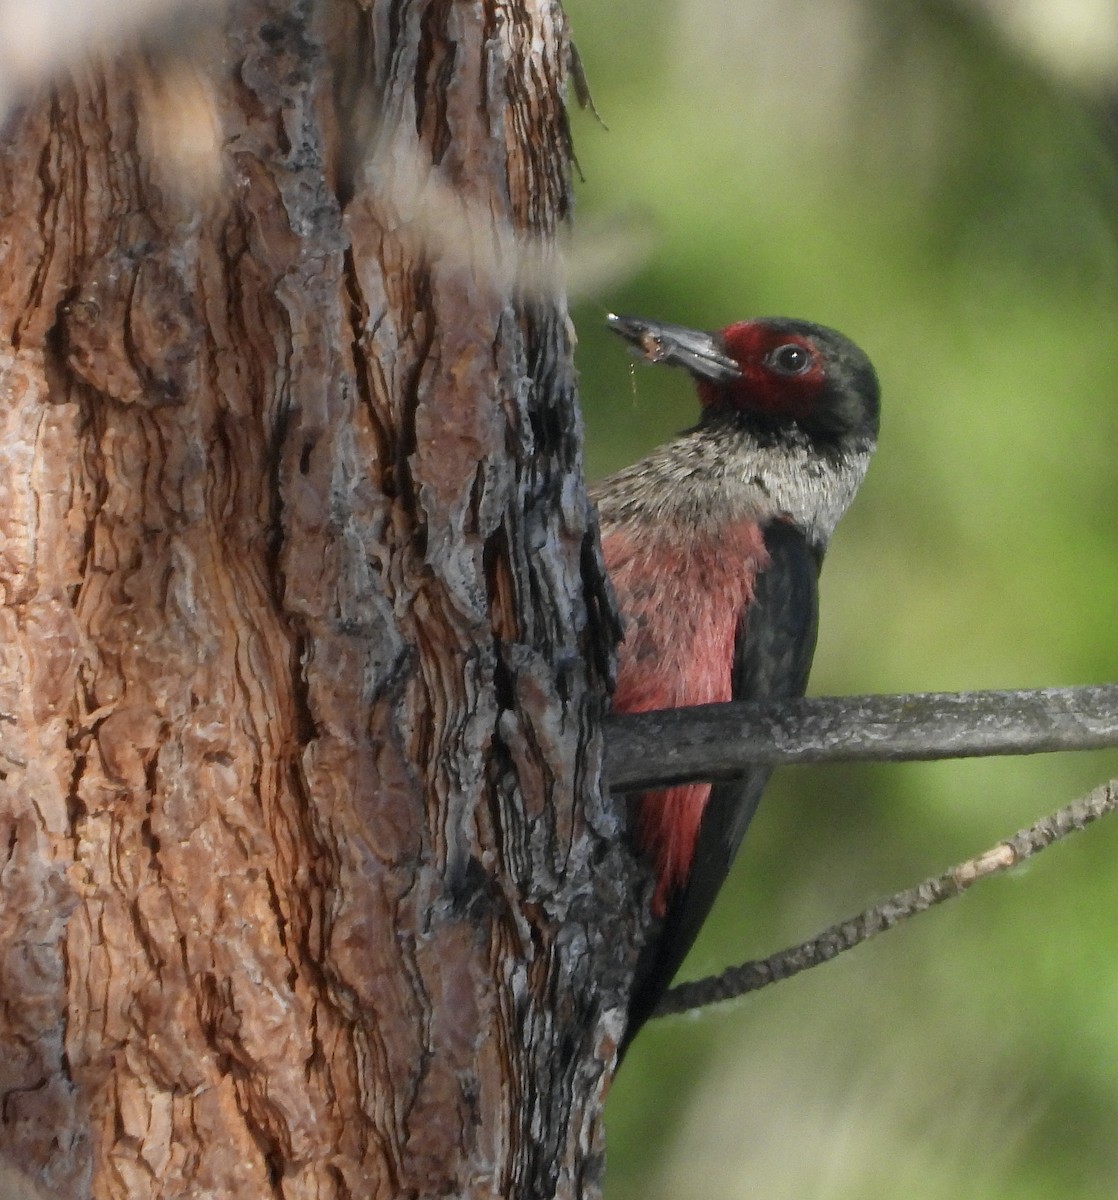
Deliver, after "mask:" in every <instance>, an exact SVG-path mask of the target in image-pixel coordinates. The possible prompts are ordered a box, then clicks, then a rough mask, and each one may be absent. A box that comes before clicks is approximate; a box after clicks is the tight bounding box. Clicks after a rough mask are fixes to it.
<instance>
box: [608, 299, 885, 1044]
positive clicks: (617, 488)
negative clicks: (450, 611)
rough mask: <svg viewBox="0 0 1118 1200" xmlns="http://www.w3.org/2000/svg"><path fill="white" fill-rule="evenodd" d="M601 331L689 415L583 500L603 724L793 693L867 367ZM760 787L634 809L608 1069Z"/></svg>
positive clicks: (774, 334) (651, 801)
mask: <svg viewBox="0 0 1118 1200" xmlns="http://www.w3.org/2000/svg"><path fill="white" fill-rule="evenodd" d="M608 323H609V326H610V328H611V329H613V331H614V332H615V333H617V334H619V335H620V336H621V337H622V338H624V339H625V340H626V341H627V342H629V343H630V344H631V345H632V346H633V347H635V348H636V350H637V351H639V353H640V354H641V355H642V356H643V357H644V358H645V359H646V360H648V361H650V362H654V363H664V364H667V365H670V366H680V367H683V368H684V370H686V371H687V372H689V374H690V375H691V376H692V378H693V379H694V381H695V386H696V389H697V391H698V396H699V405H700V411H701V415H700V418H699V422H698V424H697V425H695V426H694V427H693V428H691V429H688V430H686V431H684V432H683V433H682V434H680V435H679V436H678V437H677V438H675V439H674V440H673V441H670V442H668V443H667V444H665V445H663V446H661V447H659V448H658V449H656V450H654V451H653V452H652V453H651V454H650V455H649V456H648V457H647V458H644V459H642V460H641V461H640V462H637V463H635V464H634V465H633V466H630V467H626V468H625V469H624V470H622V471H619V472H618V473H617V474H615V475H611V476H609V477H608V478H606V479H604V480H602V481H600V482H599V483H598V484H596V485H595V486H594V487H592V488H591V496H592V498H593V499H594V501H595V502H596V504H597V508H598V516H599V521H600V527H601V536H602V550H603V553H604V557H605V563H606V568H607V571H608V574H609V577H610V581H611V583H612V585H613V588H614V592H615V594H616V596H617V602H618V608H619V610H620V613H621V617H622V621H623V627H624V635H623V640H622V642H621V646H620V648H619V657H618V671H617V685H616V688H615V691H614V697H613V706H614V710H615V711H618V712H645V711H648V710H650V709H658V708H675V707H678V706H681V705H690V704H709V703H716V702H719V701H726V700H730V699H734V700H778V699H785V698H791V697H795V696H802V695H803V693H804V691H805V689H806V687H807V678H808V671H809V670H810V667H811V659H812V655H813V653H814V650H815V638H816V628H817V616H818V602H817V595H818V594H817V581H818V576H819V568H820V565H821V563H822V561H823V554H824V551H825V550H826V548H827V543H828V542H829V540H830V538H831V535H832V533H833V532H834V529H835V526H836V524H837V523H838V521H839V518H840V517H841V516H842V515H843V513H844V512H845V511H846V509H847V507H848V506H849V504H850V502H851V500H852V499H853V498H854V493H855V491H856V490H857V488H858V485H859V484H860V483H861V482H862V479H863V477H864V476H865V473H866V468H867V466H868V465H869V461H870V456H871V454H872V453H873V450H874V446H875V444H876V441H877V428H878V409H879V388H878V382H877V376H876V374H875V372H874V369H873V366H872V365H871V363H870V361H869V359H868V358H867V357H866V356H865V354H863V353H862V351H861V350H859V349H858V347H857V346H855V345H854V344H853V343H852V342H850V341H848V340H847V339H846V338H845V337H843V336H842V334H840V333H836V332H835V331H834V330H833V329H827V328H824V327H823V326H821V325H814V324H811V323H810V322H807V321H797V320H790V319H787V318H783V317H779V318H778V317H766V318H760V319H754V320H748V321H739V322H737V323H735V324H733V325H729V326H727V327H726V328H725V329H723V330H721V331H719V332H717V333H702V332H699V331H697V330H693V329H684V328H682V327H680V326H677V325H667V324H662V323H660V322H656V321H647V320H643V319H640V318H635V317H619V316H615V315H613V314H610V316H609V317H608ZM770 774H771V768H769V767H764V766H757V767H753V768H751V769H750V770H748V771H746V772H745V773H744V774H743V775H742V776H740V777H739V778H738V779H736V780H734V781H733V782H730V783H724V784H717V785H714V786H711V785H710V784H686V785H682V786H679V787H672V788H669V789H666V790H664V791H657V792H650V793H646V794H643V795H641V796H639V797H638V798H637V799H636V801H635V802H634V833H635V837H636V842H637V844H638V847H639V849H640V851H641V852H642V853H643V854H644V855H645V856H647V859H648V860H649V862H650V864H651V867H652V871H653V875H654V881H655V882H654V886H653V892H652V900H651V907H652V917H653V925H652V927H651V930H650V934H649V938H648V940H647V942H646V944H645V946H644V948H643V950H642V952H641V954H640V957H639V960H638V963H637V970H636V975H635V979H634V984H633V991H632V995H631V998H630V1004H629V1017H628V1025H627V1028H626V1032H625V1037H624V1041H623V1043H622V1047H621V1053H622V1054H623V1053H624V1051H625V1049H626V1048H627V1047H628V1045H629V1044H630V1043H631V1041H632V1039H633V1038H634V1037H635V1036H636V1034H637V1032H638V1031H639V1030H640V1028H641V1026H642V1025H643V1024H644V1022H645V1021H646V1020H647V1019H648V1018H649V1017H650V1016H651V1015H652V1012H653V1010H654V1009H655V1008H656V1005H657V1003H658V1001H659V999H660V997H661V995H662V994H663V993H664V991H665V990H666V989H667V987H668V985H669V984H670V983H671V981H672V977H673V976H674V975H675V973H676V971H677V970H678V968H679V966H680V964H681V963H682V962H683V959H684V957H685V956H686V954H687V951H688V950H689V949H690V947H691V944H692V943H693V942H694V940H695V938H696V936H697V935H698V932H699V928H700V927H701V925H702V923H703V921H704V920H705V919H706V917H707V914H708V913H709V911H710V909H711V906H712V904H713V903H714V898H715V896H716V895H717V893H718V890H719V888H720V887H721V886H722V881H723V880H724V879H725V877H726V873H727V872H728V871H729V869H730V864H731V863H732V862H733V859H734V856H735V854H736V853H737V850H738V846H739V845H740V843H741V840H742V837H743V836H744V835H745V831H746V828H747V827H748V825H749V822H750V819H751V818H752V816H753V813H754V810H755V809H756V807H757V802H758V800H759V799H760V797H761V792H762V790H763V789H764V787H765V784H766V783H767V782H768V778H769V775H770Z"/></svg>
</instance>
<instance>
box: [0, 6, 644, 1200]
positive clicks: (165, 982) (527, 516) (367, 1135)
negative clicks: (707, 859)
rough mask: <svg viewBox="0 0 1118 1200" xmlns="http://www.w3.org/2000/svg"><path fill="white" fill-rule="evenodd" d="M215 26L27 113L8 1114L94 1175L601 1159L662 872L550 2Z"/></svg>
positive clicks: (532, 1173) (157, 1183) (0, 382)
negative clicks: (591, 423)
mask: <svg viewBox="0 0 1118 1200" xmlns="http://www.w3.org/2000/svg"><path fill="white" fill-rule="evenodd" d="M188 33H189V37H184V36H183V33H182V30H179V31H178V34H177V35H176V37H175V38H173V39H164V40H162V41H153V42H151V43H150V44H149V45H147V46H146V47H145V48H144V49H142V50H139V49H137V50H134V51H132V52H130V53H128V54H127V55H124V56H122V57H121V58H120V59H117V60H115V61H112V62H105V63H98V64H95V65H87V66H85V67H83V68H81V69H76V70H74V71H73V72H72V73H71V74H70V75H69V76H68V77H67V78H65V79H64V80H62V81H60V82H58V83H57V84H56V86H54V88H53V90H52V91H50V92H49V94H48V93H44V94H42V95H40V96H37V97H33V98H30V99H28V100H27V101H26V103H25V104H23V106H22V107H21V108H20V109H19V110H18V111H16V112H15V113H13V114H10V116H9V119H8V121H7V124H6V127H5V130H4V133H3V138H2V145H0V264H2V266H0V421H2V440H0V455H2V456H3V470H2V471H0V601H2V606H0V622H2V625H3V629H2V633H0V774H2V780H0V788H2V791H0V823H2V828H0V835H2V836H0V845H2V846H4V847H5V848H6V849H5V853H4V855H3V856H2V858H0V871H2V893H0V999H2V1004H0V1037H2V1039H3V1045H4V1047H5V1051H6V1053H5V1055H4V1061H3V1065H2V1066H0V1097H2V1104H0V1155H2V1156H3V1157H5V1158H6V1159H7V1161H8V1162H9V1164H15V1165H17V1166H19V1167H21V1168H22V1169H23V1170H24V1171H26V1172H27V1173H28V1175H29V1176H31V1177H33V1178H35V1179H37V1180H39V1181H41V1182H42V1183H44V1184H45V1185H47V1186H48V1187H49V1189H50V1190H51V1193H52V1194H53V1195H57V1196H62V1197H82V1196H87V1195H89V1196H96V1197H158V1198H162V1197H171V1196H187V1195H190V1196H200V1195H205V1196H207V1197H238V1198H245V1197H248V1198H252V1197H258V1196H283V1197H311V1196H313V1197H318V1198H323V1197H348V1196H352V1197H388V1196H405V1195H414V1196H431V1195H453V1196H531V1197H537V1196H538V1197H543V1196H552V1195H556V1196H575V1195H593V1194H595V1192H596V1189H597V1178H598V1175H599V1173H600V1151H601V1125H600V1109H601V1099H602V1095H603V1092H604V1088H605V1085H606V1082H607V1080H608V1074H609V1069H610V1061H611V1056H612V1054H613V1051H614V1048H615V1040H616V1038H617V1036H618V1034H619V1032H620V1023H621V1019H622V1016H621V1013H622V1007H621V1006H622V1004H623V1000H622V995H623V989H624V985H625V980H626V975H627V972H628V970H629V967H630V965H631V957H632V956H631V954H630V951H629V944H630V942H631V940H632V936H633V934H632V929H631V927H630V925H629V924H628V923H627V922H628V921H635V916H634V915H633V913H634V912H635V908H636V903H635V899H634V889H633V886H632V880H631V875H630V870H629V862H628V858H627V857H626V854H625V852H624V850H623V849H622V848H621V846H620V839H619V836H618V834H619V827H618V825H619V815H620V814H619V812H618V811H616V810H615V809H614V808H613V807H612V806H611V805H609V804H607V803H603V801H602V799H601V797H600V786H599V785H600V768H601V739H600V735H599V732H598V728H597V724H598V716H599V713H600V709H601V705H602V697H603V693H604V686H603V675H604V672H605V669H606V667H605V664H606V663H607V662H608V654H609V651H610V648H611V642H612V639H613V636H614V630H613V628H612V626H611V625H610V623H609V622H608V621H607V620H603V618H602V616H601V614H602V612H604V611H605V609H606V607H607V606H606V605H605V604H604V601H603V597H602V590H601V578H602V576H601V568H600V563H599V561H598V558H597V555H596V553H595V552H594V549H593V547H594V540H593V537H592V533H591V529H590V519H589V514H588V509H587V505H586V501H585V496H584V491H583V488H582V483H581V464H580V450H579V432H580V431H579V425H578V421H577V416H576V411H575V395H574V391H575V384H574V374H573V368H572V364H571V349H572V346H571V341H572V338H571V332H570V327H569V323H568V320H567V317H566V312H565V305H564V299H563V294H562V289H561V284H560V283H559V282H558V281H557V278H556V276H555V274H554V272H553V271H551V270H550V268H549V264H550V259H551V254H552V248H551V247H552V240H553V238H554V237H555V235H556V232H557V230H558V229H559V227H560V225H561V223H562V222H563V221H564V219H565V218H566V216H567V210H568V206H569V202H570V193H569V179H568V146H567V137H566V125H565V117H564V113H563V109H562V104H561V97H562V93H563V88H564V85H565V71H566V61H567V47H566V31H565V27H564V22H563V16H562V13H561V10H560V9H559V7H558V5H557V4H554V3H549V2H548V0H473V2H469V0H454V2H451V0H416V2H413V3H409V2H407V0H370V2H368V3H364V4H362V3H359V2H358V0H321V2H320V3H313V2H311V0H302V2H298V0H296V2H294V3H291V2H289V0H274V2H273V3H269V2H268V0H250V2H249V3H246V4H244V5H241V6H237V7H235V8H234V10H232V12H231V13H230V14H229V15H228V17H227V18H226V19H225V23H224V24H223V25H222V27H221V28H220V30H207V29H204V28H201V27H197V28H195V27H190V28H189V29H188ZM188 101H189V103H188ZM190 104H195V105H196V107H197V110H198V113H199V114H200V116H199V117H198V120H200V121H201V123H202V125H203V127H204V126H205V123H206V121H211V122H212V126H213V129H215V130H216V131H217V137H216V140H214V141H212V143H211V145H210V151H211V153H210V155H209V157H207V155H206V153H205V146H204V145H203V147H202V151H200V157H199V158H198V159H197V161H196V162H195V161H193V160H191V159H190V158H189V156H187V157H186V158H185V159H184V157H183V155H184V152H185V151H184V144H185V143H186V142H187V141H188V140H189V139H188V138H187V135H186V133H185V132H184V130H183V129H181V128H179V127H178V126H177V125H176V122H178V121H180V120H181V117H182V112H183V111H184V109H186V108H189V107H190ZM204 140H205V139H203V142H204ZM168 141H169V142H170V151H169V149H168ZM184 162H185V163H186V169H185V172H184V170H183V163H184ZM525 237H528V238H530V240H529V241H525V240H524V239H525ZM625 914H628V917H627V919H623V918H625ZM607 921H608V924H607ZM607 930H608V939H607V937H606V936H605V934H606V931H607Z"/></svg>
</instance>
